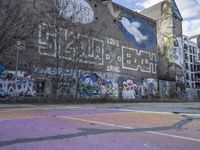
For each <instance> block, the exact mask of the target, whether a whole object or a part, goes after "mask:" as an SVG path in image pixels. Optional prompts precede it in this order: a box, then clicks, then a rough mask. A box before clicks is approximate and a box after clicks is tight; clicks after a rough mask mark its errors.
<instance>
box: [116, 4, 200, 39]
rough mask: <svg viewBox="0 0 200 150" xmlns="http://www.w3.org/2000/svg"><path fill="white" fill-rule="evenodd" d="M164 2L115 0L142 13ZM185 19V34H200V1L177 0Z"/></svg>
mask: <svg viewBox="0 0 200 150" xmlns="http://www.w3.org/2000/svg"><path fill="white" fill-rule="evenodd" d="M161 1H163V0H113V2H116V3H118V4H120V5H123V6H125V7H127V8H129V9H132V10H134V11H138V12H139V11H142V10H144V9H145V8H148V7H150V6H153V5H155V4H157V3H159V2H161ZM175 2H176V4H177V6H178V8H179V10H180V12H181V15H182V17H183V19H184V20H183V34H184V35H186V36H193V35H196V34H200V0H175Z"/></svg>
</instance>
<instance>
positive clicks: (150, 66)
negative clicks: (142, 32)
mask: <svg viewBox="0 0 200 150" xmlns="http://www.w3.org/2000/svg"><path fill="white" fill-rule="evenodd" d="M122 56H123V57H122V68H123V69H128V70H134V71H138V70H139V68H140V71H141V72H146V73H151V72H152V73H156V72H157V71H156V61H157V58H156V54H154V53H152V54H151V53H149V52H145V51H139V53H138V50H135V49H132V48H127V47H124V46H123V47H122Z"/></svg>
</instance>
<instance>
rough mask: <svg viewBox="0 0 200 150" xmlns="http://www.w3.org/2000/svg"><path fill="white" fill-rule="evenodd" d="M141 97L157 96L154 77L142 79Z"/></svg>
mask: <svg viewBox="0 0 200 150" xmlns="http://www.w3.org/2000/svg"><path fill="white" fill-rule="evenodd" d="M141 90H142V93H141V95H142V97H144V98H145V97H148V98H155V97H157V96H158V83H157V81H156V80H155V79H143V86H142V87H141Z"/></svg>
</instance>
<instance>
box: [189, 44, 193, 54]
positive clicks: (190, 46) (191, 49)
mask: <svg viewBox="0 0 200 150" xmlns="http://www.w3.org/2000/svg"><path fill="white" fill-rule="evenodd" d="M189 47H190V53H192V46H191V45H190V46H189Z"/></svg>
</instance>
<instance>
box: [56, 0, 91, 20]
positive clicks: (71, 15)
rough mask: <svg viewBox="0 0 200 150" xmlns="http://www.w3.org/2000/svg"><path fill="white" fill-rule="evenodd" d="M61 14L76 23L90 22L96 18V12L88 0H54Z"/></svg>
mask: <svg viewBox="0 0 200 150" xmlns="http://www.w3.org/2000/svg"><path fill="white" fill-rule="evenodd" d="M54 4H55V6H56V8H57V10H58V11H59V14H60V15H61V16H62V17H63V18H64V19H67V20H69V19H70V20H71V21H72V22H74V23H77V22H78V23H82V24H88V23H90V22H92V21H93V20H94V12H93V10H92V7H91V6H90V4H89V2H88V1H87V0H54Z"/></svg>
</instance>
